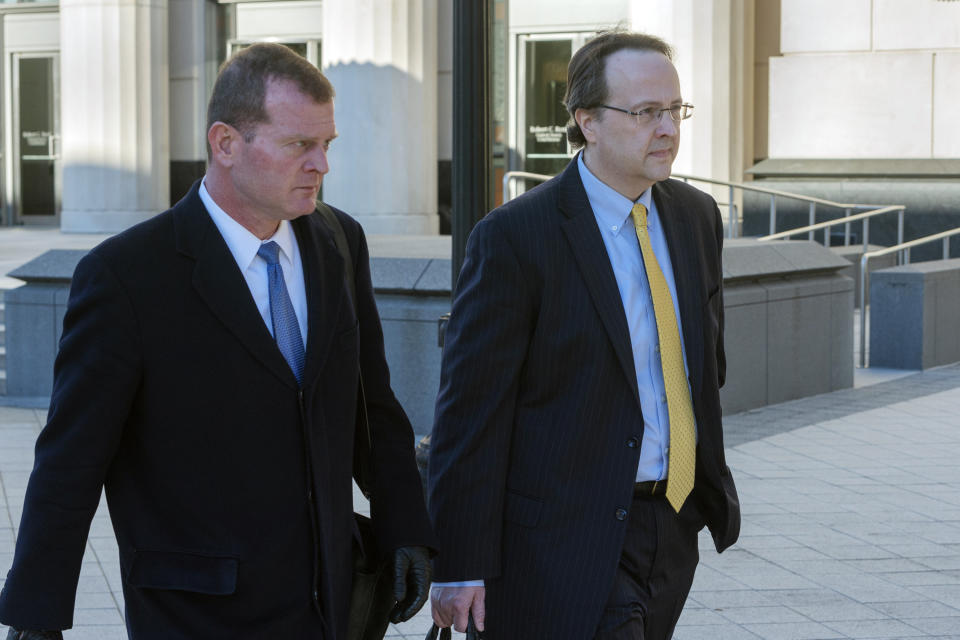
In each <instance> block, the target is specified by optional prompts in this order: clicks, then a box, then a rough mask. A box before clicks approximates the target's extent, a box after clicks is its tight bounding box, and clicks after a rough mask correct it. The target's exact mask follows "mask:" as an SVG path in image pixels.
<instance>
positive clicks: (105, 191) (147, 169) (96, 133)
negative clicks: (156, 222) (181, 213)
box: [60, 0, 170, 232]
mask: <svg viewBox="0 0 960 640" xmlns="http://www.w3.org/2000/svg"><path fill="white" fill-rule="evenodd" d="M60 45H61V50H60V51H61V55H60V68H61V104H62V108H61V112H62V115H61V118H62V120H61V122H62V139H63V147H62V159H63V207H62V212H61V221H60V227H61V229H62V230H63V231H72V232H113V231H120V230H122V229H125V228H127V227H129V226H131V225H133V224H135V223H137V222H140V221H142V220H145V219H147V218H149V217H151V216H153V215H155V214H157V213H159V212H160V211H162V210H164V209H166V208H167V207H168V206H169V199H170V186H169V171H170V151H169V143H168V139H169V116H168V110H169V100H168V81H167V78H168V60H167V1H166V0H61V1H60Z"/></svg>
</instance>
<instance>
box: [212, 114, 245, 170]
mask: <svg viewBox="0 0 960 640" xmlns="http://www.w3.org/2000/svg"><path fill="white" fill-rule="evenodd" d="M242 142H243V138H242V136H241V135H240V132H239V131H237V130H236V129H234V128H233V127H231V126H230V125H228V124H227V123H225V122H220V121H219V120H218V121H217V122H214V123H213V124H212V125H210V130H209V131H207V143H208V144H209V145H210V161H211V162H215V163H217V164H220V165H223V166H225V167H229V166H232V165H233V163H234V161H235V158H236V156H237V153H238V152H239V145H240V144H241V143H242Z"/></svg>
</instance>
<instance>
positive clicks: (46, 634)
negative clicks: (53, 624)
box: [7, 628, 63, 640]
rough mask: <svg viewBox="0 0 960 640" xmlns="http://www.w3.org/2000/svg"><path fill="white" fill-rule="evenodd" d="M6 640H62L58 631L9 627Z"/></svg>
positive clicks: (61, 634) (61, 635)
mask: <svg viewBox="0 0 960 640" xmlns="http://www.w3.org/2000/svg"><path fill="white" fill-rule="evenodd" d="M7 640H63V633H62V632H60V631H31V630H30V629H24V630H18V629H14V628H11V629H10V630H9V631H7Z"/></svg>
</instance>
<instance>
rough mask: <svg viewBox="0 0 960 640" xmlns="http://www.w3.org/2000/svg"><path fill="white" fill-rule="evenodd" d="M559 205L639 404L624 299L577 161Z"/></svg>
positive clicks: (565, 228)
mask: <svg viewBox="0 0 960 640" xmlns="http://www.w3.org/2000/svg"><path fill="white" fill-rule="evenodd" d="M559 180H560V185H559V187H560V188H559V206H560V210H561V211H562V212H563V214H564V215H565V216H566V218H567V219H566V220H564V221H563V223H562V225H561V226H562V228H563V231H564V233H565V234H566V236H567V240H568V242H569V243H570V247H571V248H572V250H573V255H574V258H575V259H576V261H577V265H578V266H579V267H580V273H581V274H582V275H583V279H584V280H585V281H586V283H587V289H588V290H589V291H590V296H591V298H593V304H594V306H595V307H596V310H597V313H598V314H599V315H600V319H601V320H602V322H603V326H604V328H605V329H606V332H607V336H608V337H609V338H610V342H611V343H612V344H613V350H614V352H616V354H617V359H618V360H619V361H620V366H621V367H622V368H623V373H624V375H625V376H626V377H627V381H628V382H629V386H630V389H631V390H632V391H633V397H634V400H636V402H637V405H638V406H639V404H640V396H639V395H638V391H637V371H636V369H635V368H634V364H633V348H632V346H631V343H630V329H629V327H628V326H627V316H626V313H625V312H624V310H623V300H622V299H621V298H620V290H619V289H617V280H616V277H615V276H614V275H613V267H612V266H611V265H610V257H609V256H608V255H607V249H606V246H605V245H604V244H603V238H602V237H601V236H600V229H599V228H598V227H597V219H596V218H595V217H594V214H593V209H592V208H591V207H590V201H589V200H588V199H587V192H586V191H585V190H584V188H583V183H582V182H581V180H580V173H579V170H578V169H577V161H576V159H574V160H573V161H572V162H570V164H569V165H567V168H566V169H565V170H564V172H563V173H562V174H561V175H560V176H559Z"/></svg>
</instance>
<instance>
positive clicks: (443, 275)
mask: <svg viewBox="0 0 960 640" xmlns="http://www.w3.org/2000/svg"><path fill="white" fill-rule="evenodd" d="M452 279H453V267H452V266H451V261H450V260H431V261H430V264H428V265H427V268H426V269H424V271H423V275H421V276H420V279H419V280H418V281H417V284H416V285H415V286H414V289H415V290H416V291H417V292H418V293H430V294H435V295H436V294H445V295H447V296H449V295H450V281H451V280H452Z"/></svg>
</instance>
